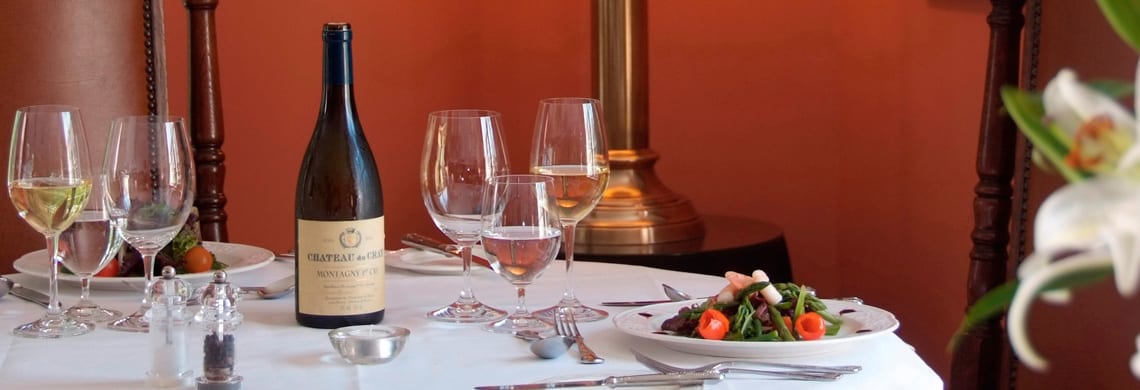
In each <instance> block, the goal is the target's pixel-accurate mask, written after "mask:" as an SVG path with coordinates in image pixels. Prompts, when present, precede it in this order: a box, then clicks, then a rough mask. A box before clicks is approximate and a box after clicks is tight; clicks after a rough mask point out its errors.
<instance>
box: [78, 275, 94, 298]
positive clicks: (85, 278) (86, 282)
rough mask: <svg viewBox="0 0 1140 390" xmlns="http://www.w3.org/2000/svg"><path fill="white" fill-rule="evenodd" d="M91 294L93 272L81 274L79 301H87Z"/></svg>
mask: <svg viewBox="0 0 1140 390" xmlns="http://www.w3.org/2000/svg"><path fill="white" fill-rule="evenodd" d="M90 296H91V274H82V275H80V276H79V303H87V301H89V300H90Z"/></svg>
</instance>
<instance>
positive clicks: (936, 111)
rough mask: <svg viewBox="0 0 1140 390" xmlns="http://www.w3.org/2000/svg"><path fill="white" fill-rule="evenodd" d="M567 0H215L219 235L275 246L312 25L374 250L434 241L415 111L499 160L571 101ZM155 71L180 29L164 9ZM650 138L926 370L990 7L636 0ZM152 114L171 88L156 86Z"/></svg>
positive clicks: (310, 56)
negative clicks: (352, 118) (346, 101)
mask: <svg viewBox="0 0 1140 390" xmlns="http://www.w3.org/2000/svg"><path fill="white" fill-rule="evenodd" d="M589 3H590V2H587V1H577V2H570V1H559V2H535V1H521V0H517V1H484V2H460V1H443V0H430V1H415V2H408V1H349V0H326V1H321V2H310V1H300V0H297V1H280V2H272V3H266V2H255V1H232V0H231V1H222V2H221V6H220V8H219V10H218V19H217V20H218V24H217V27H218V42H219V52H220V57H221V87H222V92H223V108H224V115H225V126H226V136H227V138H226V142H225V145H224V147H225V151H226V153H227V160H226V166H227V168H228V177H227V185H226V195H227V196H228V199H229V204H228V207H227V209H228V210H229V213H230V220H229V229H230V234H231V240H233V241H237V242H243V243H248V244H253V245H258V246H263V247H267V248H270V249H273V250H288V249H290V248H291V247H292V246H293V192H294V186H295V183H296V175H297V170H298V167H299V163H300V159H301V156H302V154H303V152H304V149H305V145H306V144H307V142H308V138H309V136H310V132H311V131H312V127H313V122H314V118H315V115H316V111H317V108H318V104H319V98H320V67H321V62H320V57H319V50H320V47H321V42H320V38H319V30H320V28H321V24H322V23H323V22H326V21H349V22H351V23H352V24H353V28H354V30H355V43H354V45H355V47H354V50H355V65H356V92H357V103H358V107H359V109H360V112H361V117H362V118H361V119H362V121H363V124H364V126H365V129H366V131H367V135H368V137H369V140H370V142H371V144H372V147H373V150H374V152H375V154H376V157H377V161H378V164H379V166H380V170H381V174H382V177H383V183H384V197H385V205H386V213H387V224H388V225H387V226H388V231H387V235H388V245H389V246H390V247H393V248H394V247H398V246H399V244H398V238H399V236H401V235H403V234H404V233H407V232H432V233H434V232H436V229H435V228H434V227H433V225H432V224H431V222H430V220H429V218H428V217H427V214H426V212H425V211H424V209H423V205H422V202H421V201H420V198H419V190H418V187H417V176H416V175H417V169H418V162H419V157H420V148H421V145H422V134H423V132H424V127H425V120H426V117H427V113H428V112H430V111H432V110H437V109H443V108H459V107H479V108H489V109H494V110H499V111H501V112H502V113H503V118H504V122H505V126H506V135H507V138H508V148H509V150H510V152H511V159H512V164H513V165H514V166H515V167H516V169H515V170H522V169H521V168H522V167H523V166H524V165H525V163H526V158H527V153H528V143H529V140H530V133H531V126H532V122H533V120H534V110H535V108H536V106H537V101H538V99H540V98H543V97H550V96H558V95H563V96H569V95H588V94H589V93H590V91H591V84H590V83H591V77H590V75H591V73H590V72H591V69H592V68H591V59H590V57H591V52H590V50H591V49H590V7H589ZM167 7H168V8H167V13H168V25H167V28H168V34H169V35H170V38H169V39H170V42H171V46H170V47H169V49H168V50H169V53H168V61H169V64H170V74H171V75H181V74H185V71H184V68H185V65H184V64H185V63H186V58H185V55H186V53H185V47H182V46H179V44H180V43H181V42H184V41H185V39H184V36H185V29H186V22H185V17H184V15H185V14H184V11H182V10H181V4H180V2H173V1H168V2H167ZM650 7H651V8H650V11H649V26H650V27H649V33H650V38H649V39H650V40H649V44H650V111H651V114H650V124H651V135H650V137H651V147H652V148H653V149H654V150H656V151H658V152H660V153H661V154H662V156H663V157H662V159H661V161H660V163H659V164H658V166H657V172H658V174H659V175H660V176H661V177H662V178H663V179H664V180H665V182H666V184H668V185H669V186H670V187H671V188H673V189H674V190H675V191H677V192H679V193H681V194H683V195H685V196H688V197H689V198H691V199H692V200H693V202H694V203H695V205H696V207H697V208H698V210H700V211H701V212H702V213H706V214H739V215H744V216H749V217H754V218H758V219H763V220H768V221H772V222H775V223H778V224H780V225H781V226H782V227H784V229H785V230H786V233H787V238H788V242H789V245H790V250H791V253H792V256H793V261H794V264H793V266H794V267H795V271H796V275H797V276H798V278H799V279H800V280H799V282H802V283H807V284H812V285H815V286H817V287H818V288H819V289H820V290H821V291H822V292H824V294H827V295H835V296H839V295H859V296H862V297H863V298H864V299H866V300H867V302H869V303H871V304H874V305H877V306H881V307H884V308H886V309H888V310H891V311H893V312H894V313H896V315H898V317H899V318H900V320H901V322H902V327H901V329H900V330H899V334H900V335H901V336H902V337H903V338H904V339H906V340H907V341H908V342H910V343H912V344H913V345H915V346H916V348H917V350H918V352H919V353H920V354H921V355H922V356H923V357H924V358H925V359H926V360H927V362H929V363H930V364H931V365H932V366H933V367H935V369H937V370H938V371H939V373H941V374H943V375H944V376H945V374H946V373H947V372H948V369H949V359H948V357H947V356H946V355H945V353H944V352H943V348H944V347H945V344H946V341H947V340H948V339H949V336H950V334H951V332H952V330H953V328H954V327H955V325H956V324H957V321H958V319H959V318H960V315H961V313H962V311H963V308H964V296H965V293H964V288H963V285H964V281H965V275H966V265H967V253H968V245H969V229H970V227H971V221H972V219H971V209H970V205H971V201H972V198H973V193H972V191H971V188H972V186H973V184H974V182H975V177H974V171H973V160H974V155H975V143H976V140H977V129H978V123H979V118H980V113H979V112H980V107H981V102H980V97H981V91H982V80H983V75H984V69H983V61H984V59H985V54H986V42H987V36H988V32H987V26H986V24H985V17H986V13H987V12H988V7H989V4H988V2H982V1H977V2H961V1H939V0H932V1H924V2H898V1H870V2H867V1H861V2H845V1H831V2H756V1H744V0H736V1H717V2H706V1H670V2H653V3H651V4H650ZM172 77H173V78H172V80H171V104H172V112H175V113H185V110H186V108H185V107H186V103H185V101H186V98H185V94H186V92H185V80H183V79H179V78H177V77H174V76H172Z"/></svg>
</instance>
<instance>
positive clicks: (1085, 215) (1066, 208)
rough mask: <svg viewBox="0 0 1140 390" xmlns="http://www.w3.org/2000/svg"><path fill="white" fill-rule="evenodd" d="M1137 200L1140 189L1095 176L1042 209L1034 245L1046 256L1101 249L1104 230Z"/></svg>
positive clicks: (1051, 199)
mask: <svg viewBox="0 0 1140 390" xmlns="http://www.w3.org/2000/svg"><path fill="white" fill-rule="evenodd" d="M1137 197H1140V186H1138V185H1137V184H1135V183H1133V182H1131V181H1129V180H1125V179H1123V178H1119V177H1103V176H1101V177H1095V178H1093V179H1090V180H1085V181H1082V182H1077V183H1072V184H1069V185H1066V186H1064V187H1061V188H1060V189H1058V190H1057V191H1054V192H1053V194H1051V195H1049V197H1048V198H1046V199H1045V202H1043V203H1042V204H1041V208H1040V209H1038V212H1037V217H1036V221H1034V225H1033V234H1034V239H1033V245H1034V247H1035V248H1036V250H1037V251H1039V252H1046V253H1050V252H1057V251H1060V250H1074V249H1075V250H1081V249H1089V248H1092V247H1094V246H1097V245H1099V244H1101V243H1102V241H1103V237H1102V234H1101V228H1102V227H1103V226H1107V225H1109V224H1110V222H1111V221H1112V219H1113V218H1114V215H1115V214H1117V213H1119V212H1120V207H1122V205H1125V204H1128V203H1133V202H1136V201H1137Z"/></svg>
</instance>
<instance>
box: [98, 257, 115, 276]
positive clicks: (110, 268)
mask: <svg viewBox="0 0 1140 390" xmlns="http://www.w3.org/2000/svg"><path fill="white" fill-rule="evenodd" d="M95 276H99V277H116V276H119V258H118V257H116V258H113V259H111V261H110V262H108V263H107V265H105V266H103V269H101V270H99V272H96V273H95Z"/></svg>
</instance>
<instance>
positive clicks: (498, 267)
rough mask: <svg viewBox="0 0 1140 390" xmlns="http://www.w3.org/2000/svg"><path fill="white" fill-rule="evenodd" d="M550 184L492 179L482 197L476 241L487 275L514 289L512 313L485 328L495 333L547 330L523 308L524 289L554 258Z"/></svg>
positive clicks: (536, 179) (557, 231) (556, 230)
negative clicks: (480, 244) (479, 242)
mask: <svg viewBox="0 0 1140 390" xmlns="http://www.w3.org/2000/svg"><path fill="white" fill-rule="evenodd" d="M553 184H554V180H553V179H551V178H549V177H547V176H539V175H506V176H499V177H496V178H495V179H494V180H493V181H492V185H490V186H488V187H487V189H486V190H485V191H484V193H483V194H484V195H483V202H484V206H483V216H482V228H481V230H480V235H481V237H482V242H483V249H484V250H485V251H486V252H487V255H488V256H487V258H488V260H490V261H491V269H493V270H495V273H498V274H499V276H502V277H503V279H506V280H507V282H510V283H511V284H512V285H514V286H515V288H516V290H517V294H516V296H517V297H518V303H517V304H516V305H515V311H514V313H511V315H510V316H508V317H507V318H504V319H502V320H499V321H496V322H492V323H489V324H487V325H485V326H484V329H486V330H489V331H492V332H495V333H511V334H514V333H517V332H520V331H534V332H538V333H541V332H543V331H546V330H549V329H551V326H550V324H547V323H545V322H542V321H540V320H539V319H538V318H536V317H534V316H533V315H532V314H531V313H530V311H528V310H527V308H526V287H527V286H528V285H530V284H531V282H533V281H534V279H535V278H538V277H539V275H542V272H543V271H545V270H546V268H547V267H549V266H550V263H551V262H552V261H554V258H555V257H557V256H558V246H559V244H560V241H561V239H562V224H561V223H560V222H559V221H558V213H557V211H556V210H555V208H556V206H555V204H554V198H553V197H552V196H551V194H550V191H551V188H550V187H551V186H552V185H553Z"/></svg>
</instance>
